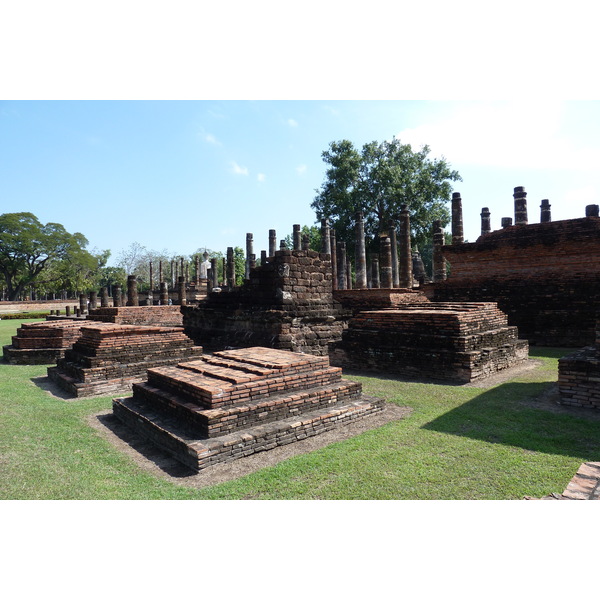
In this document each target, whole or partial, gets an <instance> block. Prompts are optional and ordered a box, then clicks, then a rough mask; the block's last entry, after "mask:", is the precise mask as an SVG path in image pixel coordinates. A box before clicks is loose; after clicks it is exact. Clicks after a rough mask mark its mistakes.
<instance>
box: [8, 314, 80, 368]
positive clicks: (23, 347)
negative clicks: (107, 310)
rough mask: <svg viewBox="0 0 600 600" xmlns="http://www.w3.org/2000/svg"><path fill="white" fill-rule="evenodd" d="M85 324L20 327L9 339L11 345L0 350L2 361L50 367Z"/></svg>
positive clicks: (47, 323)
mask: <svg viewBox="0 0 600 600" xmlns="http://www.w3.org/2000/svg"><path fill="white" fill-rule="evenodd" d="M85 324H86V323H85V321H82V320H67V319H60V320H53V321H45V322H41V323H23V324H22V325H21V327H19V328H18V329H17V334H16V335H14V336H13V337H12V345H10V346H4V347H3V353H4V358H5V359H6V361H7V362H8V363H10V364H12V365H43V364H48V363H54V362H56V361H57V360H58V359H59V358H62V357H64V355H65V351H66V350H67V349H68V348H71V346H72V345H73V344H74V343H75V342H76V341H77V339H78V338H79V336H80V330H81V328H82V327H83V326H85Z"/></svg>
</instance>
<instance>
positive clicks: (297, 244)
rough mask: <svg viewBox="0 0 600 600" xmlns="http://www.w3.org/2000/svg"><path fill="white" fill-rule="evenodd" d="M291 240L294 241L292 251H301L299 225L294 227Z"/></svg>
mask: <svg viewBox="0 0 600 600" xmlns="http://www.w3.org/2000/svg"><path fill="white" fill-rule="evenodd" d="M293 240H294V250H301V249H302V239H301V232H300V225H294V235H293Z"/></svg>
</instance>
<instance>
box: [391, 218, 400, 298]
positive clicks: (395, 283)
mask: <svg viewBox="0 0 600 600" xmlns="http://www.w3.org/2000/svg"><path fill="white" fill-rule="evenodd" d="M388 234H389V238H390V249H391V252H392V285H391V287H395V288H397V287H400V276H399V269H398V241H397V239H396V221H395V219H390V220H389V222H388Z"/></svg>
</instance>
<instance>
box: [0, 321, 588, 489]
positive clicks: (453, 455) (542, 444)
mask: <svg viewBox="0 0 600 600" xmlns="http://www.w3.org/2000/svg"><path fill="white" fill-rule="evenodd" d="M19 324H20V323H19V322H17V321H14V320H10V321H0V343H1V344H2V345H5V344H8V343H10V336H11V335H14V333H15V331H16V328H17V327H18V326H19ZM567 352H570V350H561V349H550V348H534V347H532V348H531V349H530V356H531V357H532V358H535V359H536V360H538V361H540V364H539V366H537V367H535V368H534V369H531V370H529V371H526V372H524V373H522V374H521V375H520V376H518V377H515V378H513V379H511V380H509V381H505V382H504V383H500V384H497V385H494V386H493V387H489V388H486V387H482V388H479V387H468V386H452V385H436V384H427V383H417V382H406V381H399V380H396V379H392V378H389V379H387V378H378V377H372V376H358V375H347V377H348V378H350V379H354V380H357V381H360V382H361V383H362V384H363V390H364V392H365V393H367V394H369V395H372V396H380V397H384V398H386V400H387V401H388V402H392V403H395V404H397V405H400V406H409V407H411V408H412V413H411V414H410V415H409V416H407V417H406V418H404V419H403V420H401V421H396V422H392V423H388V424H387V425H385V426H383V427H380V428H378V429H375V430H370V431H367V432H365V433H363V434H361V435H358V436H357V437H354V438H351V439H348V440H344V441H341V442H337V443H334V444H331V445H330V446H327V447H326V448H322V449H320V450H316V451H314V452H311V453H309V454H305V455H299V456H295V457H293V458H290V459H288V460H285V461H283V462H281V463H279V464H277V465H275V466H273V467H268V468H265V469H262V470H260V471H257V472H255V473H252V474H250V475H247V476H245V477H242V478H240V479H237V480H234V481H230V482H227V483H223V484H219V485H215V486H212V487H208V488H203V489H196V488H194V487H190V486H188V485H185V482H184V481H182V483H181V484H176V483H172V482H171V481H170V480H168V479H167V478H165V477H160V476H156V475H154V474H152V473H149V472H148V471H147V470H145V469H143V468H142V467H140V466H139V465H138V464H136V463H135V461H134V460H133V459H132V458H130V457H129V456H126V455H124V454H122V453H121V452H120V451H119V450H118V449H117V448H115V447H114V446H113V445H112V444H111V443H110V442H109V441H108V440H107V439H105V438H104V437H102V436H101V435H99V433H98V431H96V430H95V429H93V428H92V427H91V426H90V425H89V424H88V422H87V419H89V417H90V415H93V414H96V413H98V412H100V411H106V410H108V409H110V407H111V399H110V398H108V397H103V398H80V399H73V400H64V399H60V398H56V397H54V396H51V395H50V394H48V393H47V392H46V391H44V390H43V389H42V387H40V386H39V385H38V384H37V383H36V381H39V378H43V377H44V376H45V375H46V367H45V366H13V365H8V364H6V363H4V362H0V428H1V430H2V435H1V436H0V499H97V500H101V499H243V498H252V499H307V500H310V499H329V500H335V499H346V500H349V499H363V500H370V499H373V500H374V499H411V500H420V499H463V500H467V499H497V500H500V499H520V498H523V497H524V496H533V497H541V496H544V495H546V494H549V493H551V492H558V493H560V492H562V491H563V490H564V489H565V487H566V486H567V484H568V482H569V480H570V479H571V477H573V475H574V474H575V472H576V471H577V469H578V467H579V465H580V464H581V463H582V462H586V461H600V419H599V418H598V417H597V416H596V415H595V414H594V415H591V416H590V413H589V412H585V411H584V410H583V409H582V410H581V411H579V412H578V411H577V410H573V409H571V410H562V409H560V408H559V407H558V406H557V405H556V402H555V400H552V399H551V398H550V395H549V394H550V393H551V392H552V386H553V384H554V383H555V382H556V379H557V363H558V358H559V357H560V356H562V355H563V354H565V353H567ZM549 398H550V399H549Z"/></svg>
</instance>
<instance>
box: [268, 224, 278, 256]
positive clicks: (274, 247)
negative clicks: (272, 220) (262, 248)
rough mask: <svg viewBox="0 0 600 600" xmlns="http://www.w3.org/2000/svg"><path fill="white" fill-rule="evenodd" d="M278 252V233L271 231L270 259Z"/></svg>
mask: <svg viewBox="0 0 600 600" xmlns="http://www.w3.org/2000/svg"><path fill="white" fill-rule="evenodd" d="M276 250H277V231H275V229H269V258H271V257H273V256H275V251H276Z"/></svg>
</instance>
